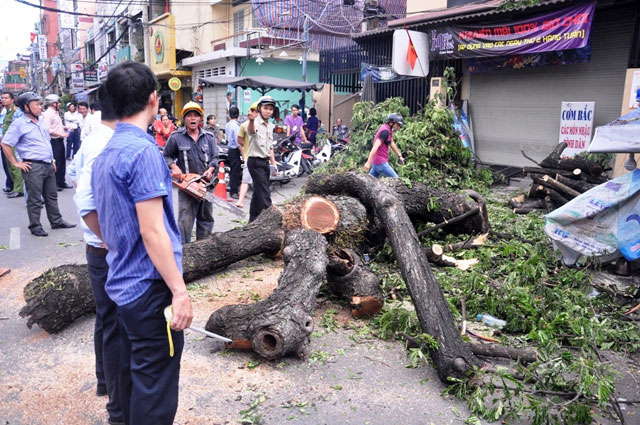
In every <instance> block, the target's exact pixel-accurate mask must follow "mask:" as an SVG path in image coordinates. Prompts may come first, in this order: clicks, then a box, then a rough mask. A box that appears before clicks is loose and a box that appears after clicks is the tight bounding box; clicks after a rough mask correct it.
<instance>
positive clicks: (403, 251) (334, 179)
mask: <svg viewBox="0 0 640 425" xmlns="http://www.w3.org/2000/svg"><path fill="white" fill-rule="evenodd" d="M306 190H307V192H309V193H334V194H335V193H345V192H346V193H348V194H349V195H351V196H355V197H357V198H358V199H360V201H361V202H362V203H363V204H364V205H365V206H368V207H369V208H373V209H374V211H375V214H376V215H377V216H378V217H379V219H380V221H381V222H382V223H383V224H384V228H385V231H386V234H387V237H388V238H389V242H390V244H391V247H392V248H393V252H394V254H395V257H396V259H397V261H398V265H399V267H400V271H401V273H402V277H403V279H404V281H405V282H406V284H407V288H408V289H409V293H410V295H411V298H412V300H413V304H414V306H415V309H416V313H417V316H418V320H419V322H420V326H421V328H422V330H423V331H424V332H426V333H428V334H430V335H431V336H433V338H434V339H435V340H436V341H437V342H438V345H439V347H438V349H437V350H435V351H433V352H431V356H432V358H433V361H434V364H435V366H436V370H437V372H438V376H439V377H440V379H441V380H442V381H443V382H446V381H447V378H448V377H451V376H453V377H459V378H461V377H464V376H466V374H467V372H470V371H472V370H473V368H474V367H479V366H480V365H481V364H482V362H481V361H480V360H479V359H478V358H477V357H475V355H473V353H472V352H471V350H470V349H469V347H468V346H467V345H466V344H465V343H464V342H463V341H462V339H461V337H460V334H459V332H458V330H457V328H456V326H455V324H454V321H453V315H452V314H451V311H450V310H449V306H448V304H447V301H446V300H445V298H444V295H443V293H442V290H441V289H440V287H439V285H438V283H437V282H436V280H435V276H434V275H433V271H432V270H431V267H430V266H429V262H428V261H427V258H426V255H425V253H424V252H423V250H422V247H421V245H420V242H419V240H418V235H417V234H416V232H415V229H414V227H413V225H412V223H411V221H410V219H409V216H408V214H407V212H406V211H405V208H406V205H403V203H402V202H401V201H400V199H399V198H398V196H397V195H396V194H395V193H394V191H393V190H392V189H391V187H390V186H387V185H386V184H384V183H382V182H381V181H379V180H378V179H376V178H374V177H373V176H370V175H368V174H363V173H342V174H334V175H331V176H327V175H316V174H314V175H312V176H311V177H310V178H309V181H308V182H307V186H306Z"/></svg>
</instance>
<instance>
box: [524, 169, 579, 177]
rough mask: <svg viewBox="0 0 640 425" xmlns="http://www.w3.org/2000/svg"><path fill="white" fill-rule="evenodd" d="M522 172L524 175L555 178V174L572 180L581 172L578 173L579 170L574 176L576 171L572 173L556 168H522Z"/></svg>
mask: <svg viewBox="0 0 640 425" xmlns="http://www.w3.org/2000/svg"><path fill="white" fill-rule="evenodd" d="M522 172H523V173H525V174H533V175H545V174H546V175H549V176H555V175H556V174H561V175H563V176H565V177H569V178H571V177H574V178H578V177H579V176H580V175H581V174H582V171H580V170H579V169H578V170H577V175H576V170H572V171H568V170H560V169H558V168H553V169H552V168H542V167H522Z"/></svg>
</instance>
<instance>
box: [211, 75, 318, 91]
mask: <svg viewBox="0 0 640 425" xmlns="http://www.w3.org/2000/svg"><path fill="white" fill-rule="evenodd" d="M200 83H201V84H202V85H203V86H233V87H242V88H243V89H254V90H257V91H259V92H260V93H262V94H263V95H264V94H265V93H268V92H270V91H271V90H290V91H299V92H303V91H305V92H306V91H309V90H314V91H318V90H322V87H323V86H324V84H321V83H307V82H305V81H296V80H286V79H284V78H276V77H267V76H254V77H210V78H202V79H201V80H200Z"/></svg>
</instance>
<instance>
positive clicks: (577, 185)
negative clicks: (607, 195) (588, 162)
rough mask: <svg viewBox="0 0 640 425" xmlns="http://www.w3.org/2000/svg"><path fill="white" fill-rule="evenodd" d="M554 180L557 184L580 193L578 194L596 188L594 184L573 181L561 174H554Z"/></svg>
mask: <svg viewBox="0 0 640 425" xmlns="http://www.w3.org/2000/svg"><path fill="white" fill-rule="evenodd" d="M556 180H557V181H558V183H562V184H564V185H567V186H569V187H570V188H572V189H574V190H576V191H578V192H580V193H584V192H586V191H587V190H591V189H593V188H594V187H596V185H595V184H592V183H587V182H586V181H584V180H573V179H570V178H567V177H565V176H563V175H561V174H556Z"/></svg>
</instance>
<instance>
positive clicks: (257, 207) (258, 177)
mask: <svg viewBox="0 0 640 425" xmlns="http://www.w3.org/2000/svg"><path fill="white" fill-rule="evenodd" d="M247 167H248V168H249V174H251V178H252V179H253V195H251V205H250V206H249V223H251V222H252V221H253V220H255V219H256V218H258V216H259V215H260V213H261V212H262V211H264V210H266V209H267V208H269V207H270V206H271V192H270V191H269V174H270V173H271V170H270V168H269V160H268V159H266V158H256V157H253V156H251V157H249V158H248V159H247Z"/></svg>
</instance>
